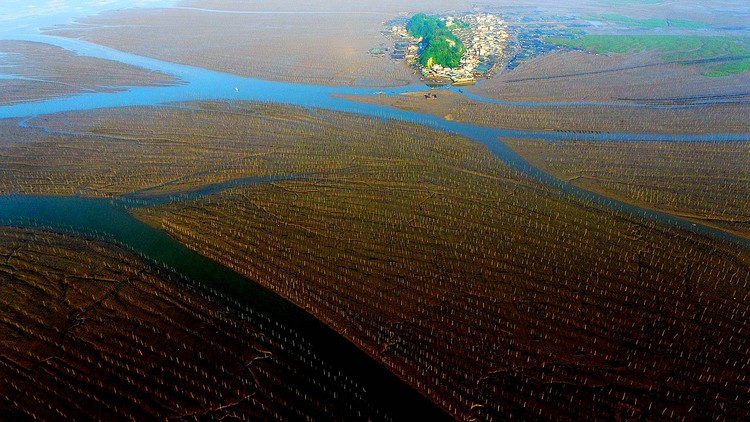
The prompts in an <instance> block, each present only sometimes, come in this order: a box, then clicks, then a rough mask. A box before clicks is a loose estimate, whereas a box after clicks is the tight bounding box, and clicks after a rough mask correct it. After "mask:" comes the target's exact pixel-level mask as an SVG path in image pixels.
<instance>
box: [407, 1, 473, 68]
mask: <svg viewBox="0 0 750 422" xmlns="http://www.w3.org/2000/svg"><path fill="white" fill-rule="evenodd" d="M406 29H407V31H409V34H411V36H413V37H415V38H422V50H421V52H420V54H419V64H421V65H422V66H431V65H433V64H439V65H441V66H445V67H458V66H459V64H460V61H461V56H462V55H463V54H464V52H465V51H466V48H465V47H464V45H463V43H462V42H461V40H460V39H458V37H456V36H455V35H454V34H453V32H451V30H450V29H448V28H447V27H446V25H445V22H444V21H442V20H440V19H438V18H436V17H434V16H428V15H426V14H424V13H417V14H416V15H414V16H412V17H411V19H409V23H408V24H407V25H406Z"/></svg>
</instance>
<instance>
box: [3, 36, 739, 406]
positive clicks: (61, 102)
mask: <svg viewBox="0 0 750 422" xmlns="http://www.w3.org/2000/svg"><path fill="white" fill-rule="evenodd" d="M5 37H6V38H8V39H22V40H28V41H37V42H44V43H48V44H52V45H56V46H59V47H62V48H65V49H67V50H70V51H73V52H75V53H77V54H79V55H85V56H92V57H97V58H102V59H108V60H115V61H118V62H121V63H125V64H129V65H135V66H140V67H143V68H146V69H149V70H152V71H159V72H163V73H166V74H170V75H174V76H175V77H177V78H179V80H180V83H177V84H174V85H171V86H156V87H130V88H128V89H127V90H125V91H121V92H103V93H83V94H78V95H72V96H68V97H63V98H55V99H49V100H44V101H38V102H30V103H20V104H14V105H8V106H2V107H0V118H24V119H26V120H23V122H22V124H30V125H32V124H31V123H24V122H26V121H27V120H28V119H30V118H33V117H34V116H39V115H43V114H50V113H57V112H65V111H76V110H93V109H98V108H114V107H127V106H149V105H163V104H167V103H174V102H188V101H196V100H230V101H231V100H250V101H268V102H276V103H282V104H287V105H296V106H302V107H307V108H309V109H315V108H319V109H329V110H334V111H341V112H347V113H355V114H358V115H363V116H370V117H375V118H379V119H383V120H388V119H397V120H402V121H408V122H413V123H417V124H421V125H425V126H429V127H431V128H434V129H438V130H442V131H448V132H452V133H456V134H460V135H463V136H466V137H468V138H471V139H473V140H475V141H477V142H481V143H482V144H483V145H485V146H486V147H487V148H488V149H489V150H490V151H491V152H492V153H493V154H495V155H496V156H497V157H499V158H501V159H502V160H504V161H505V162H506V163H508V164H509V165H510V166H512V167H514V168H516V169H517V170H519V171H521V172H523V173H525V174H527V175H529V176H531V177H532V178H535V179H537V180H539V181H541V182H543V183H546V184H549V185H552V186H554V187H556V188H558V189H560V190H561V191H562V192H564V193H566V194H570V195H575V196H577V197H581V198H583V199H585V200H589V201H593V202H595V203H598V204H600V205H604V206H606V207H609V208H611V209H613V210H617V211H620V212H625V213H629V214H633V215H635V216H638V217H642V218H647V219H652V220H656V221H658V222H660V223H664V224H668V225H670V226H674V227H679V228H682V229H685V230H688V231H691V232H694V233H698V234H701V235H705V236H710V237H713V238H717V239H720V240H723V241H727V242H733V243H736V244H739V245H742V246H744V247H750V240H748V239H746V238H743V237H740V236H737V235H734V234H731V233H728V232H725V231H722V230H719V229H716V228H712V227H709V226H706V225H702V224H699V223H696V222H692V221H689V220H685V219H682V218H679V217H676V216H673V215H669V214H667V213H663V212H659V211H655V210H651V209H646V208H641V207H638V206H635V205H632V204H628V203H625V202H622V201H618V200H615V199H612V198H609V197H606V196H603V195H600V194H596V193H593V192H590V191H587V190H585V189H582V188H580V187H577V186H575V185H573V184H571V183H568V182H564V181H562V180H559V179H557V178H555V177H553V176H551V175H549V174H547V173H545V172H543V171H541V170H540V169H538V168H536V167H534V166H532V165H531V164H530V163H529V162H527V161H526V160H524V159H523V158H522V157H520V156H519V155H518V154H516V153H515V152H514V151H512V150H511V149H510V148H508V147H507V146H506V145H505V144H504V143H503V142H502V138H503V137H527V138H541V139H552V140H563V139H586V140H607V141H615V142H616V141H679V142H692V141H715V142H722V141H738V140H743V141H750V134H749V133H742V134H726V133H702V134H663V133H616V132H602V133H575V134H574V133H562V132H546V131H522V130H509V129H498V128H489V127H482V126H476V125H471V124H467V123H460V122H453V121H447V120H444V119H441V118H439V117H435V116H431V115H426V114H420V113H415V112H411V111H404V110H398V109H394V108H389V107H386V106H380V105H373V104H363V103H357V102H353V101H350V100H347V99H344V98H340V97H338V96H334V94H373V93H375V92H379V91H383V92H385V93H386V95H396V94H400V93H404V92H410V91H417V90H421V89H423V87H422V86H406V87H399V88H381V89H377V88H375V89H374V88H353V87H342V86H315V85H302V84H294V83H286V82H273V81H266V80H259V79H252V78H244V77H239V76H236V75H231V74H226V73H221V72H216V71H212V70H207V69H201V68H196V67H191V66H186V65H182V64H176V63H169V62H165V61H161V60H156V59H153V58H148V57H142V56H138V55H134V54H129V53H124V52H121V51H117V50H113V49H110V48H106V47H103V46H99V45H95V44H91V43H87V42H84V41H80V40H74V39H67V38H59V37H52V36H46V35H40V34H38V33H29V34H25V35H19V34H15V35H11V34H5ZM471 98H472V99H475V100H480V101H481V100H486V99H484V98H482V97H477V96H472V97H471ZM493 101H494V100H493ZM514 105H520V106H528V107H535V106H549V107H555V106H570V105H580V103H575V102H571V103H565V102H556V103H522V104H514ZM586 105H597V104H596V103H586ZM601 105H609V103H602V104H601ZM642 106H644V107H646V106H648V105H647V104H644V105H642ZM308 176H309V175H306V174H297V175H295V174H291V175H276V176H266V177H250V178H242V179H236V180H231V181H227V182H223V183H217V184H211V185H207V186H203V187H200V188H195V190H193V191H190V192H185V193H183V194H181V195H175V194H165V193H163V190H165V189H164V188H168V187H169V186H167V185H164V186H157V187H152V188H147V189H143V190H140V191H137V192H133V193H130V194H128V195H124V196H121V197H118V198H111V199H90V198H81V197H60V196H38V195H5V196H0V223H2V224H5V225H28V226H37V227H47V228H50V229H54V230H63V231H70V232H75V233H82V234H85V235H89V236H95V237H98V238H103V239H107V240H110V241H114V242H117V243H119V244H121V245H124V246H126V247H128V248H130V249H132V250H133V251H136V252H137V253H139V254H141V255H143V256H144V257H146V258H148V259H150V260H152V261H153V262H156V263H159V264H160V265H163V266H165V267H166V268H169V269H171V270H173V271H175V272H176V273H179V274H181V275H183V276H185V277H187V278H189V279H191V280H194V281H196V282H198V283H199V284H201V285H204V286H206V287H207V288H209V289H213V290H216V291H218V292H220V293H221V294H223V295H225V296H227V297H229V298H231V299H232V300H235V301H238V302H240V303H241V304H242V305H243V306H249V307H253V308H254V309H256V310H258V311H259V312H264V313H267V314H268V315H269V316H270V317H272V318H274V319H275V320H277V321H280V323H282V324H284V325H286V326H288V327H290V328H292V329H295V330H298V331H299V332H300V333H301V334H303V335H304V336H305V337H306V338H308V339H309V340H310V342H311V343H312V344H313V345H315V347H316V348H317V351H318V352H319V353H320V355H321V356H323V357H324V358H325V359H327V360H330V361H331V362H334V363H335V366H336V367H341V368H343V370H345V371H346V372H347V373H349V374H350V376H355V377H357V382H358V383H360V384H361V385H363V386H365V388H367V389H368V392H369V393H370V394H372V395H373V400H376V401H378V402H379V403H382V405H383V407H384V408H386V409H387V411H388V412H389V413H392V414H394V415H396V416H397V417H401V416H403V417H406V418H409V417H415V416H419V418H420V419H423V420H434V419H441V418H445V417H447V416H446V415H444V414H443V413H442V412H440V411H439V410H437V408H436V407H435V406H434V405H432V404H431V403H430V402H429V401H427V400H426V399H424V398H423V397H421V396H419V395H418V394H417V393H416V392H415V391H414V390H411V389H410V388H409V387H407V386H406V385H405V384H404V383H402V382H401V381H399V380H398V379H397V378H396V377H395V376H393V375H392V374H390V373H389V372H388V371H387V370H386V369H385V368H384V367H382V366H381V365H379V364H377V363H376V362H375V361H374V360H372V359H370V358H369V357H367V356H366V355H365V354H364V353H363V352H361V351H359V350H358V349H356V347H354V346H353V345H351V344H350V343H349V342H347V341H346V340H345V339H344V338H343V337H341V336H339V335H338V334H336V333H334V332H333V331H332V330H331V329H329V328H328V327H326V326H325V325H323V324H322V323H320V322H319V321H317V320H315V319H314V318H313V317H311V316H310V315H308V314H307V313H306V312H304V311H303V310H301V309H300V308H298V307H296V306H294V305H292V304H290V303H288V302H287V301H285V300H284V299H281V298H280V297H278V296H277V295H275V294H274V293H272V292H269V291H268V290H266V289H264V288H262V287H259V286H258V285H256V284H254V283H252V282H251V281H249V280H247V279H245V278H244V277H243V276H241V275H239V274H237V273H236V272H234V271H232V270H230V269H228V268H226V267H223V266H221V265H219V264H217V263H215V262H213V261H211V260H209V259H207V258H205V257H202V256H200V255H198V254H197V253H195V252H193V251H191V250H189V249H188V248H187V247H185V246H184V245H182V244H180V243H178V242H177V241H175V240H174V239H172V238H170V237H169V236H168V235H167V234H166V233H164V232H163V231H161V230H159V229H157V228H153V227H150V226H148V225H146V224H144V223H142V222H140V221H138V220H136V219H135V218H133V217H132V216H131V215H130V214H129V213H128V208H130V207H135V206H143V205H154V204H159V203H164V202H169V201H181V200H191V199H195V198H197V197H200V196H204V195H210V194H212V193H215V192H218V191H220V190H223V189H227V188H230V187H234V186H238V185H242V184H248V183H261V182H268V181H273V180H288V179H294V178H305V177H308ZM175 182H176V181H175Z"/></svg>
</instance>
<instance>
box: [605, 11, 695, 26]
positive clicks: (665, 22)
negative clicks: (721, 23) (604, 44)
mask: <svg viewBox="0 0 750 422" xmlns="http://www.w3.org/2000/svg"><path fill="white" fill-rule="evenodd" d="M600 19H602V20H605V21H609V22H616V23H621V24H623V25H627V26H635V27H641V28H667V27H674V28H683V29H684V28H703V27H705V26H706V25H705V24H703V23H702V22H697V21H691V20H685V19H662V18H652V19H639V18H632V17H630V16H625V15H620V14H617V13H606V14H604V15H601V16H600Z"/></svg>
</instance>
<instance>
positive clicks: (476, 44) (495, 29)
mask: <svg viewBox="0 0 750 422" xmlns="http://www.w3.org/2000/svg"><path fill="white" fill-rule="evenodd" d="M442 19H443V21H444V22H445V24H446V26H447V27H448V28H451V30H452V32H453V34H454V35H456V36H457V37H458V38H459V39H460V40H461V42H462V43H463V44H464V47H466V52H465V53H464V55H463V56H462V57H461V61H460V66H458V67H454V68H450V67H443V66H441V65H439V64H434V65H432V66H430V67H421V68H420V71H421V72H422V76H423V78H424V79H425V80H427V81H430V82H435V83H449V82H450V83H453V84H454V85H466V84H472V83H475V82H476V78H477V77H479V76H484V75H487V74H488V73H489V72H491V71H492V69H493V67H494V66H495V65H496V64H497V63H499V62H500V61H501V60H502V57H503V50H504V48H505V46H506V43H507V40H508V31H507V27H506V25H505V23H504V22H503V21H502V19H501V18H500V17H498V16H495V15H492V14H488V13H479V14H470V15H465V16H461V17H460V18H456V17H453V16H447V17H444V18H442ZM459 19H460V23H459ZM391 35H392V36H393V37H394V38H395V39H396V41H395V44H394V46H393V50H392V51H391V58H393V59H396V60H406V61H407V62H408V63H409V64H412V65H414V66H419V64H418V62H417V60H416V58H417V55H418V54H419V40H417V39H414V38H413V37H411V36H410V35H409V32H408V31H407V30H406V25H405V24H403V25H393V26H392V27H391Z"/></svg>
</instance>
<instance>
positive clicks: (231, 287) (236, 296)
mask: <svg viewBox="0 0 750 422" xmlns="http://www.w3.org/2000/svg"><path fill="white" fill-rule="evenodd" d="M0 224H3V225H17V226H33V227H42V228H46V229H50V230H56V231H64V232H73V233H77V234H83V235H86V236H90V237H94V238H99V239H103V240H107V241H112V242H116V243H118V244H120V245H122V246H124V247H126V248H128V249H130V250H132V251H134V252H136V253H138V254H140V255H142V256H144V257H146V258H147V259H149V260H150V261H152V262H155V263H157V264H158V265H161V266H163V267H165V268H167V269H169V270H172V271H174V272H176V273H178V274H180V275H182V276H184V277H186V278H188V279H190V280H193V281H195V282H197V283H198V284H199V285H201V286H203V287H204V288H206V289H208V290H211V291H213V292H215V293H217V294H219V295H221V296H223V297H226V298H230V299H231V300H232V301H234V302H236V303H239V304H240V305H241V306H243V307H248V308H250V309H253V310H254V311H255V312H257V313H260V314H264V315H267V316H268V317H269V318H270V319H271V320H272V321H276V322H278V323H279V324H281V325H282V326H284V327H286V328H289V329H291V330H294V331H296V332H298V333H300V334H301V335H302V337H303V338H305V339H306V340H307V341H309V343H310V344H311V345H312V350H311V352H312V353H315V354H316V355H318V356H319V357H320V358H321V359H322V360H323V361H325V362H327V363H328V364H329V365H331V367H332V368H334V369H337V370H339V371H341V372H343V373H344V374H347V376H348V377H349V378H351V379H353V380H355V381H356V382H357V384H359V385H360V386H362V387H363V388H364V389H365V391H366V392H367V394H368V400H370V401H371V403H373V404H374V405H376V407H377V408H378V409H380V410H382V411H383V412H384V413H385V414H387V415H390V416H391V417H393V418H394V419H395V420H436V421H439V420H449V419H450V417H448V415H447V414H445V413H443V412H442V411H440V410H439V409H438V408H437V407H436V406H435V405H434V404H433V403H432V402H430V401H429V400H427V399H426V398H424V397H423V396H421V395H420V394H418V393H417V392H416V391H415V390H413V389H411V388H410V387H409V386H407V385H406V384H404V383H403V382H402V381H401V380H399V379H398V378H396V376H395V375H393V374H392V373H391V372H389V371H388V370H387V369H385V367H383V366H382V365H380V364H379V363H377V362H376V361H374V360H373V359H371V358H370V357H369V356H367V355H366V354H365V353H364V352H362V351H361V350H359V349H357V348H356V347H355V346H354V345H353V344H351V343H349V342H348V341H347V340H345V339H344V338H343V337H342V336H340V335H339V334H338V333H336V332H334V331H333V330H332V329H330V328H329V327H328V326H326V325H325V324H323V323H321V322H320V321H318V320H317V319H315V318H314V317H312V316H311V315H310V314H308V313H307V312H306V311H304V310H302V309H301V308H299V307H297V306H295V305H293V304H291V303H290V302H289V301H287V300H285V299H283V298H281V297H280V296H278V295H277V294H275V293H273V292H271V291H269V290H267V289H265V288H263V287H261V286H259V285H258V284H256V283H254V282H252V281H251V280H248V279H247V278H245V277H244V276H242V275H240V274H238V273H236V272H234V271H232V270H230V269H229V268H227V267H224V266H223V265H220V264H218V263H216V262H214V261H212V260H210V259H208V258H206V257H204V256H202V255H200V254H197V253H195V252H193V251H192V250H190V249H188V248H187V247H186V246H184V245H182V244H181V243H179V242H177V241H175V240H174V239H172V238H171V237H169V236H168V235H167V234H166V233H164V232H163V231H161V230H157V229H154V228H152V227H150V226H148V225H146V224H144V223H142V222H140V221H138V220H137V219H135V218H133V217H132V216H131V215H130V214H129V213H128V211H127V209H126V208H125V207H124V206H122V205H119V204H118V201H117V200H109V199H92V198H80V197H72V196H34V195H4V196H0Z"/></svg>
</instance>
